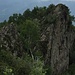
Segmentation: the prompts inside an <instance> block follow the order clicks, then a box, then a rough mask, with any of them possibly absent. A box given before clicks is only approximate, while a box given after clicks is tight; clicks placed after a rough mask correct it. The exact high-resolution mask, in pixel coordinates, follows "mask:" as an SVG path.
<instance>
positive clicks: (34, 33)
mask: <svg viewBox="0 0 75 75" xmlns="http://www.w3.org/2000/svg"><path fill="white" fill-rule="evenodd" d="M19 30H20V35H21V39H22V40H23V42H24V44H25V48H26V49H27V52H32V53H33V48H34V47H35V46H36V45H37V43H38V41H39V37H40V35H39V23H38V22H36V21H31V20H26V21H25V22H24V23H23V25H21V26H20V28H19Z"/></svg>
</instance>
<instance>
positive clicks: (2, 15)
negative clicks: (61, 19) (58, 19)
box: [0, 0, 75, 22]
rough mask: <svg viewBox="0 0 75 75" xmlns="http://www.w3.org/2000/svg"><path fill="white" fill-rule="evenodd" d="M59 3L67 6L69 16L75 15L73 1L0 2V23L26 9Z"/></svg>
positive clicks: (18, 0) (32, 0)
mask: <svg viewBox="0 0 75 75" xmlns="http://www.w3.org/2000/svg"><path fill="white" fill-rule="evenodd" d="M59 3H63V4H65V5H67V6H68V7H69V9H70V11H71V14H73V15H75V0H0V22H1V21H3V20H5V19H8V17H9V16H10V15H12V14H13V13H23V12H24V11H25V10H26V9H27V8H30V9H33V7H34V6H48V5H50V4H55V5H56V4H59Z"/></svg>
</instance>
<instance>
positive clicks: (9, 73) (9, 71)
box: [3, 67, 14, 75]
mask: <svg viewBox="0 0 75 75" xmlns="http://www.w3.org/2000/svg"><path fill="white" fill-rule="evenodd" d="M3 75H14V73H13V71H12V69H11V68H8V67H6V68H5V70H4V72H3Z"/></svg>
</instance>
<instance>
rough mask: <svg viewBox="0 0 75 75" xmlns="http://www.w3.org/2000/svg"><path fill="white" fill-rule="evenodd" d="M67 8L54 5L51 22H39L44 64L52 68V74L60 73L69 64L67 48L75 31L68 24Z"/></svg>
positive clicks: (69, 48)
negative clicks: (52, 20)
mask: <svg viewBox="0 0 75 75" xmlns="http://www.w3.org/2000/svg"><path fill="white" fill-rule="evenodd" d="M68 12H69V9H68V8H67V7H66V6H65V5H62V4H59V5H57V6H56V7H55V9H54V11H53V13H52V14H48V16H47V17H51V16H53V17H54V18H55V20H54V22H53V23H47V24H44V22H45V20H46V19H45V18H44V20H43V21H42V22H41V25H42V27H43V28H42V33H41V48H42V51H43V55H44V57H45V65H49V66H50V67H51V69H52V75H58V74H61V73H62V72H63V71H65V70H66V69H68V66H69V50H71V48H72V45H73V42H74V38H75V32H74V30H73V29H72V28H71V25H70V17H69V15H68ZM50 15H51V16H50Z"/></svg>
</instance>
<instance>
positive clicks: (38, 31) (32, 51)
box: [0, 4, 75, 75]
mask: <svg viewBox="0 0 75 75" xmlns="http://www.w3.org/2000/svg"><path fill="white" fill-rule="evenodd" d="M72 22H75V17H74V16H72V15H70V10H69V8H68V7H67V6H65V5H63V4H58V5H56V6H55V5H53V4H51V5H49V6H48V7H45V6H44V7H38V6H36V7H34V9H33V10H30V9H27V10H26V11H25V12H24V13H23V14H17V13H15V14H13V15H12V16H10V17H9V20H8V21H6V20H5V21H4V22H1V23H0V75H75V26H74V25H72Z"/></svg>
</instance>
